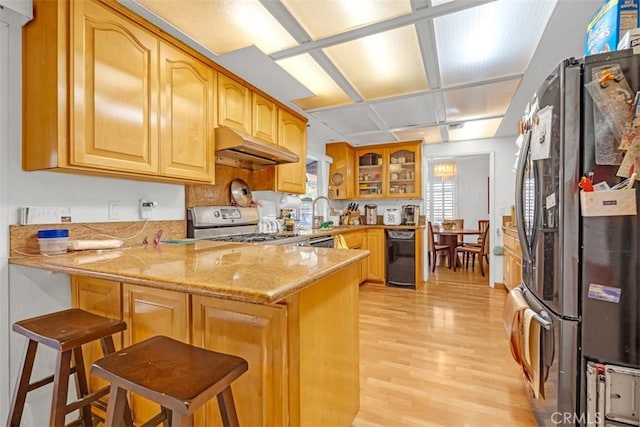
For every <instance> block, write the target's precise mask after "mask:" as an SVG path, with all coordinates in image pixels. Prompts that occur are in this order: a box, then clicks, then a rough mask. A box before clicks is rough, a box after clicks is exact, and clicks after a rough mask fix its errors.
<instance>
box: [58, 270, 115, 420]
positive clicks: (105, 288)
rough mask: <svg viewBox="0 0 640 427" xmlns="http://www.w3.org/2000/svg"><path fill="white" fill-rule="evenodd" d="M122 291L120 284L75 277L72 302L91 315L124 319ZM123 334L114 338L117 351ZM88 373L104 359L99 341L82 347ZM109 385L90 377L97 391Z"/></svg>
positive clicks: (92, 387) (92, 388)
mask: <svg viewBox="0 0 640 427" xmlns="http://www.w3.org/2000/svg"><path fill="white" fill-rule="evenodd" d="M121 301H122V289H121V285H120V283H118V282H113V281H110V280H102V279H95V278H92V277H78V276H75V277H73V280H72V281H71V302H72V305H73V306H74V307H78V308H82V309H83V310H86V311H88V312H89V313H93V314H97V315H100V316H105V317H109V318H112V319H122V308H121V307H122V303H121ZM122 340H123V333H122V332H121V333H119V334H117V335H114V336H113V342H114V344H115V346H116V350H119V349H121V348H122ZM82 352H83V355H84V364H85V370H86V372H90V367H91V363H93V361H94V360H98V359H100V358H102V356H103V354H102V348H101V346H100V343H99V342H98V341H95V342H92V343H89V344H86V345H84V346H82ZM107 384H108V383H107V381H105V380H103V379H101V378H98V377H96V376H95V375H90V376H89V387H90V389H91V390H97V389H100V388H102V387H104V386H106V385H107ZM102 415H104V414H102Z"/></svg>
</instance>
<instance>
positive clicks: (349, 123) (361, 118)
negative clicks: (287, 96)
mask: <svg viewBox="0 0 640 427" xmlns="http://www.w3.org/2000/svg"><path fill="white" fill-rule="evenodd" d="M368 108H369V107H367V106H366V105H364V106H360V105H354V106H351V107H345V108H333V109H331V110H330V111H316V112H313V113H311V115H312V116H313V117H315V118H316V119H317V120H320V121H321V122H323V123H324V124H326V125H327V126H329V127H330V128H331V129H333V130H335V131H336V132H339V133H342V134H350V133H358V132H365V131H371V130H372V129H375V130H378V129H379V128H378V126H377V125H376V123H375V122H374V121H373V120H371V117H369V114H367V110H368Z"/></svg>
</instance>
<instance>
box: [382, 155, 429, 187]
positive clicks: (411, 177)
mask: <svg viewBox="0 0 640 427" xmlns="http://www.w3.org/2000/svg"><path fill="white" fill-rule="evenodd" d="M420 148H421V144H407V145H396V146H393V147H389V148H387V150H386V151H387V156H386V161H387V164H388V167H387V179H388V182H389V185H388V189H389V197H399V198H410V197H422V191H421V186H420V183H421V182H422V176H421V171H422V168H421V167H420V164H421V163H422V162H421V161H420V159H421V156H422V151H421V149H420Z"/></svg>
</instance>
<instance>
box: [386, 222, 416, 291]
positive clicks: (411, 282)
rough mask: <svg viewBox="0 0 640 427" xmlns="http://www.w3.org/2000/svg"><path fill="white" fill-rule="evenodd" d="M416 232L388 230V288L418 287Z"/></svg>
mask: <svg viewBox="0 0 640 427" xmlns="http://www.w3.org/2000/svg"><path fill="white" fill-rule="evenodd" d="M415 236H416V232H415V231H412V230H387V286H399V287H410V288H413V289H415V287H416V240H415Z"/></svg>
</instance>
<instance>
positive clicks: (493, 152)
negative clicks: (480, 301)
mask: <svg viewBox="0 0 640 427" xmlns="http://www.w3.org/2000/svg"><path fill="white" fill-rule="evenodd" d="M515 139H516V136H515V135H514V136H513V137H505V138H488V139H482V140H477V141H462V142H449V143H443V144H432V145H427V146H426V148H425V150H424V156H425V159H431V158H439V157H456V156H470V155H478V154H489V156H490V165H489V174H490V177H491V180H490V183H489V191H490V199H489V204H490V205H489V209H490V211H491V214H490V216H489V220H490V221H491V228H490V233H491V242H492V243H491V246H501V245H502V229H501V227H502V216H503V215H509V214H510V213H511V205H513V204H514V200H515V173H514V172H513V164H514V161H515V154H516V150H517V148H516V145H515ZM480 185H482V188H483V193H484V188H485V187H486V184H485V181H483V182H482V183H480ZM490 263H491V268H490V275H489V284H490V286H493V285H494V284H495V282H500V283H502V282H503V278H502V274H503V265H502V256H494V255H493V253H492V254H491V255H490Z"/></svg>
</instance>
